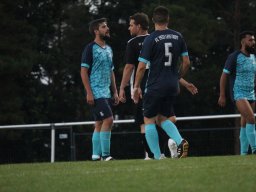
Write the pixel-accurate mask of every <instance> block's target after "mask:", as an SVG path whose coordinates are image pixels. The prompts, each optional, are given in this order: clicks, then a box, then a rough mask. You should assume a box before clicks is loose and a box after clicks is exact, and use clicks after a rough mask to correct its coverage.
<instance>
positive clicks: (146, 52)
mask: <svg viewBox="0 0 256 192" xmlns="http://www.w3.org/2000/svg"><path fill="white" fill-rule="evenodd" d="M152 48H153V41H152V40H151V38H150V35H149V36H148V37H146V38H145V40H144V42H143V45H142V50H141V53H140V56H139V59H138V61H140V62H143V63H145V64H149V63H150V55H151V51H152Z"/></svg>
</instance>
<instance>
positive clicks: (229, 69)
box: [218, 31, 256, 155]
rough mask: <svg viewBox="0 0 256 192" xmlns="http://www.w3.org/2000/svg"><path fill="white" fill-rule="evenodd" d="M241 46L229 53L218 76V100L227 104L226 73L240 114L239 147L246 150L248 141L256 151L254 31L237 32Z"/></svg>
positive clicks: (222, 105) (244, 152) (255, 151)
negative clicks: (219, 76)
mask: <svg viewBox="0 0 256 192" xmlns="http://www.w3.org/2000/svg"><path fill="white" fill-rule="evenodd" d="M240 43H241V45H240V50H237V51H234V52H233V53H231V54H230V55H229V56H228V59H227V61H226V63H225V67H224V69H223V72H222V74H221V78H220V96H219V100H218V103H219V105H220V106H221V107H224V106H225V105H226V95H225V88H226V82H227V79H228V77H229V80H230V92H231V99H232V100H233V101H234V102H235V104H236V107H237V109H238V111H239V112H240V114H241V129H240V149H241V150H240V151H241V155H246V154H248V147H249V144H250V146H251V149H252V153H254V154H256V138H255V137H256V134H255V117H254V110H255V92H254V87H255V82H254V81H255V73H256V60H255V37H254V32H251V31H244V32H242V33H241V34H240Z"/></svg>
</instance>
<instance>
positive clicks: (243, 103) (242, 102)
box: [236, 99, 256, 153]
mask: <svg viewBox="0 0 256 192" xmlns="http://www.w3.org/2000/svg"><path fill="white" fill-rule="evenodd" d="M254 104H255V103H254V102H253V103H251V104H250V103H249V101H248V100H246V99H239V100H237V101H236V106H237V109H238V111H239V112H240V113H241V116H243V118H244V119H245V121H246V127H245V129H246V135H247V138H248V141H249V144H250V146H251V149H252V152H253V153H256V137H255V136H256V134H255V118H254V113H253V111H254Z"/></svg>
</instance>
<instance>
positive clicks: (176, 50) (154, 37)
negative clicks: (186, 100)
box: [139, 29, 188, 97]
mask: <svg viewBox="0 0 256 192" xmlns="http://www.w3.org/2000/svg"><path fill="white" fill-rule="evenodd" d="M187 55H188V51H187V46H186V43H185V41H184V39H183V36H182V35H181V34H180V33H179V32H177V31H174V30H171V29H166V30H163V31H154V32H153V33H151V34H150V35H149V36H148V37H146V39H145V41H144V43H143V47H142V51H141V54H140V57H139V61H141V62H143V63H145V64H149V65H150V66H149V74H148V80H147V84H146V90H145V92H146V93H147V94H148V95H152V96H163V97H164V96H175V95H177V93H178V76H179V75H178V60H179V58H180V57H181V56H187Z"/></svg>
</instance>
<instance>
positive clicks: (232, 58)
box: [223, 54, 237, 74]
mask: <svg viewBox="0 0 256 192" xmlns="http://www.w3.org/2000/svg"><path fill="white" fill-rule="evenodd" d="M236 56H237V54H231V55H229V56H228V58H227V60H226V63H225V66H224V69H223V73H226V74H232V73H234V71H235V67H236Z"/></svg>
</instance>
